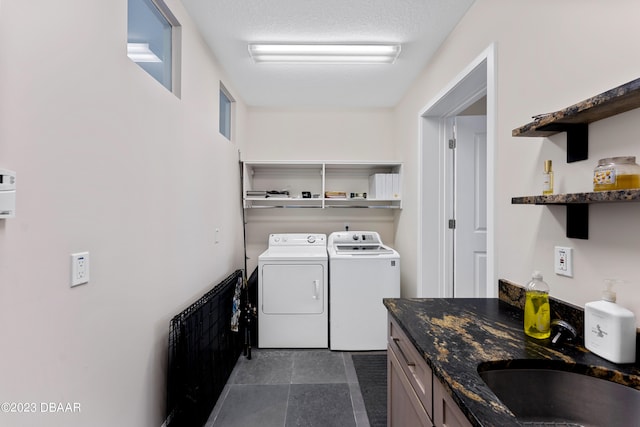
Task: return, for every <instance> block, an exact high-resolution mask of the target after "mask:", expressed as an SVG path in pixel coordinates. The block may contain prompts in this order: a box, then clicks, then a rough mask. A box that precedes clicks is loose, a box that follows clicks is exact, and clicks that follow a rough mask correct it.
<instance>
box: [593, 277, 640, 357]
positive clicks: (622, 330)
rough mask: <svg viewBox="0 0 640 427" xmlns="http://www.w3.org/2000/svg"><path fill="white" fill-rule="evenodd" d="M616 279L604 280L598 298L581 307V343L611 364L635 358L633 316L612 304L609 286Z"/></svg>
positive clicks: (634, 325)
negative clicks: (582, 314)
mask: <svg viewBox="0 0 640 427" xmlns="http://www.w3.org/2000/svg"><path fill="white" fill-rule="evenodd" d="M616 282H619V281H617V280H605V286H606V289H605V290H604V291H602V300H600V301H593V302H588V303H586V304H585V306H584V346H585V347H586V348H587V349H588V350H590V351H591V352H593V353H595V354H597V355H598V356H600V357H602V358H604V359H607V360H609V361H611V362H613V363H634V362H635V361H636V317H635V315H634V314H633V312H631V311H630V310H627V309H626V308H624V307H622V306H620V305H618V304H616V293H615V292H613V290H612V289H611V288H612V286H613V284H614V283H616Z"/></svg>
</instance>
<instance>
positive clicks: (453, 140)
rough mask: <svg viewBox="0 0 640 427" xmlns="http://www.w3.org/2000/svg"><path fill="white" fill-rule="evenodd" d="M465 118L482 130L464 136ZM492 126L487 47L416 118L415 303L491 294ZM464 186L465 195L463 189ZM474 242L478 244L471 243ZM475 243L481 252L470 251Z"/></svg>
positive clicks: (491, 59)
mask: <svg viewBox="0 0 640 427" xmlns="http://www.w3.org/2000/svg"><path fill="white" fill-rule="evenodd" d="M469 112H471V114H472V115H474V116H476V117H475V120H476V123H477V122H478V121H480V122H481V123H482V125H484V130H483V128H482V127H481V128H476V129H473V127H474V126H475V125H472V128H471V129H470V130H469V129H468V126H467V124H466V123H465V126H462V124H463V122H466V121H467V118H466V115H467V113H469ZM476 113H477V114H476ZM495 125H496V84H495V45H494V44H492V45H491V46H489V47H488V48H487V49H486V50H485V51H484V52H483V53H482V54H481V55H479V56H478V57H477V58H476V59H475V60H474V61H473V62H472V63H471V64H469V65H468V66H467V67H466V68H465V70H463V71H462V72H461V73H460V74H459V75H458V76H457V77H456V78H455V79H453V80H452V82H450V83H449V84H448V85H447V86H446V87H445V88H444V89H443V90H442V91H441V92H440V94H439V95H438V96H436V97H435V98H433V100H432V101H431V102H429V103H428V104H427V105H426V106H425V108H423V110H422V113H421V114H420V144H419V163H420V165H419V170H420V179H419V186H418V193H419V198H420V201H419V220H418V223H419V236H420V242H421V243H420V245H419V258H418V278H419V283H420V285H419V287H418V293H419V296H421V297H456V296H460V297H462V296H465V297H469V296H473V297H495V296H496V295H497V279H496V277H495V256H494V253H495V251H494V240H495V227H494V222H495V221H494V188H495V180H494V170H495V161H494V159H495ZM461 126H462V127H461ZM470 126H471V125H470ZM454 129H455V130H454ZM463 129H464V130H463ZM461 131H462V133H464V137H463V139H462V140H460V136H462V135H461ZM456 144H457V145H456ZM460 144H464V146H463V147H464V148H465V149H464V150H462V151H461V150H459V149H458V148H449V147H450V145H451V146H452V147H460ZM469 162H471V163H469ZM474 162H475V163H474ZM469 165H471V166H469ZM472 166H473V167H472ZM464 180H467V181H466V182H467V184H466V188H467V190H465V189H464V188H465V187H464V186H463V185H462V182H463V181H464ZM469 180H471V181H469ZM461 186H462V187H461ZM469 191H471V193H469ZM461 213H462V214H463V215H462V216H460V214H461ZM460 221H463V222H462V223H461V222H460ZM479 235H482V237H483V239H484V242H480V243H478V242H477V240H478V239H477V237H478V236H479ZM474 241H476V243H473V244H476V245H478V244H479V245H480V248H478V247H473V244H472V242H474ZM481 246H484V250H482V248H481Z"/></svg>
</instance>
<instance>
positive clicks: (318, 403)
mask: <svg viewBox="0 0 640 427" xmlns="http://www.w3.org/2000/svg"><path fill="white" fill-rule="evenodd" d="M236 426H237V427H248V426H259V427H290V426H318V427H331V426H336V427H338V426H339V427H352V426H353V427H369V420H368V418H367V413H366V411H365V407H364V402H363V400H362V394H361V393H360V387H359V385H358V378H357V376H356V372H355V369H354V367H353V362H352V360H351V353H348V352H333V351H330V350H270V349H255V350H253V352H252V358H251V360H248V359H247V358H245V357H244V356H240V358H239V359H238V362H237V363H236V366H235V368H234V370H233V372H232V373H231V376H230V378H229V381H228V382H227V385H226V386H225V388H224V390H223V391H222V394H221V395H220V398H219V399H218V402H217V403H216V406H215V408H214V409H213V412H212V413H211V416H210V417H209V420H208V421H207V424H206V425H205V427H236Z"/></svg>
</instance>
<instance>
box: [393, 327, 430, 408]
mask: <svg viewBox="0 0 640 427" xmlns="http://www.w3.org/2000/svg"><path fill="white" fill-rule="evenodd" d="M389 348H390V349H391V350H393V352H394V353H395V354H396V355H397V358H398V361H399V364H400V367H401V369H402V371H403V372H404V373H405V375H406V376H407V378H408V379H409V382H410V383H411V386H412V387H413V389H414V390H415V392H416V395H417V396H418V398H419V399H420V401H421V402H422V405H423V406H424V408H425V410H426V411H427V414H428V415H429V418H431V419H433V384H432V382H433V375H432V372H431V368H430V367H429V365H427V362H426V361H425V360H424V358H423V357H422V356H421V355H420V354H419V353H418V351H417V350H416V348H415V347H414V346H413V344H412V343H411V341H409V339H408V338H407V336H406V335H405V333H404V332H403V331H402V330H401V329H400V327H399V326H398V325H397V324H396V323H395V321H394V320H393V319H392V318H391V317H389Z"/></svg>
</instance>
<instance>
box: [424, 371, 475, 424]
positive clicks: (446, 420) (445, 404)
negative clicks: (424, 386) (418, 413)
mask: <svg viewBox="0 0 640 427" xmlns="http://www.w3.org/2000/svg"><path fill="white" fill-rule="evenodd" d="M433 424H434V425H435V426H438V427H470V426H471V423H470V422H469V420H467V417H466V416H465V415H464V414H463V413H462V411H461V410H460V408H458V405H456V402H454V401H453V398H452V397H451V396H450V395H449V394H448V393H447V392H446V390H445V389H444V386H443V385H442V384H441V383H440V381H434V384H433Z"/></svg>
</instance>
